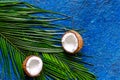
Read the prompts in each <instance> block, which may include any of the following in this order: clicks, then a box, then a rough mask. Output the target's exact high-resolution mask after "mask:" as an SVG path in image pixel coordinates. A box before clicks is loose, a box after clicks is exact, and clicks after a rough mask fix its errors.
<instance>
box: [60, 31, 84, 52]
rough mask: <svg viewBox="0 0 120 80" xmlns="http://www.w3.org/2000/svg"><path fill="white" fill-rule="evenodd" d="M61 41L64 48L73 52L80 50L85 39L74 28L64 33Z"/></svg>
mask: <svg viewBox="0 0 120 80" xmlns="http://www.w3.org/2000/svg"><path fill="white" fill-rule="evenodd" d="M61 42H62V47H63V49H64V50H65V51H66V52H68V53H71V54H75V53H77V52H79V50H80V49H81V48H82V46H83V39H82V37H81V35H80V34H79V33H78V32H76V31H74V30H70V31H67V32H66V33H65V34H64V35H63V37H62V40H61Z"/></svg>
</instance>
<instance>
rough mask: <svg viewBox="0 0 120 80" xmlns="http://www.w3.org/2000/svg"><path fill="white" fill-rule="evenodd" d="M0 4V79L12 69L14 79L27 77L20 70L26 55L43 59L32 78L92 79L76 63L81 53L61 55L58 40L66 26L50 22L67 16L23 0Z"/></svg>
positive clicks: (38, 79) (89, 74) (81, 65)
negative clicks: (35, 75)
mask: <svg viewBox="0 0 120 80" xmlns="http://www.w3.org/2000/svg"><path fill="white" fill-rule="evenodd" d="M0 7H1V8H0V49H1V52H2V54H1V56H0V62H1V63H2V64H3V66H2V68H3V69H2V74H1V75H2V76H3V78H4V77H5V76H7V77H8V78H9V79H12V78H13V77H12V74H11V73H12V70H11V68H12V69H13V72H14V75H15V76H16V79H18V80H25V79H27V80H28V79H29V77H28V76H27V75H25V74H24V71H23V69H22V62H23V60H24V59H25V58H26V57H27V56H29V55H37V56H40V57H41V58H42V59H43V62H44V69H43V72H42V73H41V75H40V76H39V77H36V78H33V79H34V80H45V79H55V80H61V79H67V80H69V79H70V80H95V79H96V78H95V76H94V75H93V74H92V73H90V72H89V71H88V69H86V68H85V67H84V66H83V64H81V63H79V62H80V61H81V56H70V55H65V54H64V53H65V52H64V51H63V49H62V47H61V42H60V40H61V37H62V35H63V34H64V32H66V31H67V30H70V28H68V27H64V26H61V25H57V24H54V23H53V21H57V20H64V19H67V18H68V16H66V15H64V14H61V13H57V12H52V11H48V10H44V9H41V8H37V7H34V6H33V5H31V4H28V3H25V2H3V1H2V2H0ZM34 14H41V15H40V16H36V15H34ZM44 14H45V15H44ZM49 14H50V15H49ZM46 15H47V16H46ZM53 15H54V16H53ZM59 16H60V18H58V17H59ZM48 53H49V54H48ZM53 53H54V54H53ZM11 64H12V66H11ZM6 73H8V74H6Z"/></svg>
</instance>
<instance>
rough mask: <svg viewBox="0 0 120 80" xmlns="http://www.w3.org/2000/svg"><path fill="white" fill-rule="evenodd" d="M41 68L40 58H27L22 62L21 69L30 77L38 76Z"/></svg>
mask: <svg viewBox="0 0 120 80" xmlns="http://www.w3.org/2000/svg"><path fill="white" fill-rule="evenodd" d="M42 68H43V62H42V60H41V58H40V57H37V56H28V57H27V58H26V59H25V60H24V62H23V69H24V71H25V73H26V74H27V75H28V76H30V77H36V76H39V75H40V73H41V71H42Z"/></svg>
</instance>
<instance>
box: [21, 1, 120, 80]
mask: <svg viewBox="0 0 120 80" xmlns="http://www.w3.org/2000/svg"><path fill="white" fill-rule="evenodd" d="M23 1H26V2H29V3H31V4H34V5H36V6H39V7H41V8H44V9H48V10H52V11H57V12H61V13H64V14H67V15H69V16H72V17H73V20H69V21H66V22H64V23H63V24H64V25H67V26H70V27H73V28H83V29H84V30H85V31H86V32H85V33H83V34H82V36H83V38H84V47H83V49H82V52H84V53H85V54H86V55H90V56H93V58H84V61H86V62H89V63H92V64H93V65H94V66H87V67H88V68H89V69H90V71H91V72H93V73H95V75H96V76H97V80H120V0H23Z"/></svg>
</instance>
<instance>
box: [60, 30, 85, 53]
mask: <svg viewBox="0 0 120 80" xmlns="http://www.w3.org/2000/svg"><path fill="white" fill-rule="evenodd" d="M67 33H73V34H75V36H76V38H77V40H78V47H77V49H76V50H75V51H74V52H73V53H71V52H69V51H67V50H65V48H64V47H63V46H62V47H63V49H64V50H65V51H66V52H68V53H71V54H76V53H78V52H79V51H80V50H81V48H82V47H83V39H82V36H81V35H80V34H79V33H78V32H76V31H74V30H70V31H67V32H66V33H65V34H64V35H66V34H67ZM64 35H63V37H64ZM63 37H62V38H63Z"/></svg>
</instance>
